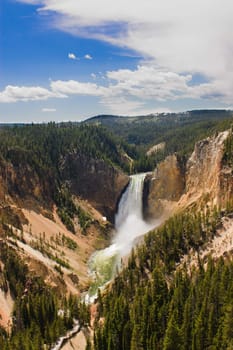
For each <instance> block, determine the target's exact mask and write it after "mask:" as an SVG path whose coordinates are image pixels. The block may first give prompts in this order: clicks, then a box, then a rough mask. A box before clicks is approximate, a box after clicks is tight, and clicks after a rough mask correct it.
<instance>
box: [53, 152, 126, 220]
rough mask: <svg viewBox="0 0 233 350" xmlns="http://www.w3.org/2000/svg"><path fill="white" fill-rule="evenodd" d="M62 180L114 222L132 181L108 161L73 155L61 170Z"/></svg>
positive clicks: (65, 161) (67, 158)
mask: <svg viewBox="0 0 233 350" xmlns="http://www.w3.org/2000/svg"><path fill="white" fill-rule="evenodd" d="M60 171H61V176H62V179H63V181H65V182H66V183H67V184H68V185H69V187H70V190H71V192H72V193H73V194H75V195H77V196H80V197H82V198H83V199H86V200H88V202H89V203H91V205H92V206H93V207H94V208H96V209H97V210H98V211H100V212H101V213H102V214H103V215H104V216H106V217H107V218H108V220H110V221H112V222H113V219H114V213H115V212H116V209H117V204H118V201H119V198H120V196H121V193H122V192H123V190H124V189H125V187H126V185H127V184H128V182H129V177H128V176H127V175H125V174H124V173H123V172H122V171H120V170H118V169H117V168H116V167H114V166H112V165H110V164H108V163H107V162H105V161H104V160H99V159H98V160H97V159H93V158H87V157H86V156H83V155H82V154H79V153H70V154H68V155H67V156H66V157H65V158H64V159H63V161H62V163H61V166H60Z"/></svg>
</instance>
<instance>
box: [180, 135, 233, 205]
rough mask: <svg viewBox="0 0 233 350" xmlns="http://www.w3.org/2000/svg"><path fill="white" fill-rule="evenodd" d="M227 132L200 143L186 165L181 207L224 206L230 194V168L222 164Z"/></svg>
mask: <svg viewBox="0 0 233 350" xmlns="http://www.w3.org/2000/svg"><path fill="white" fill-rule="evenodd" d="M228 134H229V133H228V131H225V132H222V133H219V134H218V135H217V136H213V137H209V138H207V139H205V140H202V141H199V142H197V143H196V145H195V149H194V152H193V153H192V155H191V157H190V158H189V160H188V162H187V168H186V191H185V192H186V193H185V194H184V195H183V196H182V198H181V199H180V201H179V206H180V207H186V206H190V205H195V206H201V205H206V204H208V205H210V206H212V205H224V203H225V202H226V200H227V196H228V195H229V194H230V193H231V192H232V185H233V182H232V180H233V178H232V174H231V169H229V168H228V166H224V165H223V154H224V141H225V140H226V138H227V136H228Z"/></svg>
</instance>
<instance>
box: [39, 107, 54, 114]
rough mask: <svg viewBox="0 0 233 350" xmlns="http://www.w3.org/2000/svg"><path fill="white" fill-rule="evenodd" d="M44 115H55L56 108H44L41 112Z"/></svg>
mask: <svg viewBox="0 0 233 350" xmlns="http://www.w3.org/2000/svg"><path fill="white" fill-rule="evenodd" d="M41 111H42V112H43V113H54V112H56V111H57V110H56V108H42V110H41Z"/></svg>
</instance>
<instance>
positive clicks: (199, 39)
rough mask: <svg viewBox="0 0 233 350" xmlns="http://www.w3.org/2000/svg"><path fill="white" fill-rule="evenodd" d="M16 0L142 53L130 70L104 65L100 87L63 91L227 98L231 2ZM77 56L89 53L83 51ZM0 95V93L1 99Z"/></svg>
mask: <svg viewBox="0 0 233 350" xmlns="http://www.w3.org/2000/svg"><path fill="white" fill-rule="evenodd" d="M18 1H21V2H25V3H32V4H34V5H35V4H37V5H39V10H38V14H39V15H40V14H46V15H47V17H48V21H49V23H51V25H52V26H54V27H56V28H58V29H60V30H63V31H66V32H70V33H72V34H73V35H78V36H83V37H86V38H95V39H99V40H103V41H106V42H109V43H111V44H113V45H116V46H119V47H122V48H125V49H126V50H127V52H128V51H129V49H130V50H132V51H133V52H135V53H136V54H139V55H140V56H141V57H143V58H144V60H142V64H141V66H139V67H138V68H137V69H135V70H127V69H122V70H117V71H112V72H107V75H106V76H104V78H106V79H105V81H107V82H108V85H107V86H106V89H104V88H103V87H101V86H96V85H95V86H94V85H93V84H91V85H80V83H78V84H74V82H73V83H71V82H69V84H68V83H67V84H65V83H64V82H63V84H62V85H63V88H64V89H68V85H69V86H71V85H72V84H74V85H75V86H74V90H73V91H76V92H71V90H72V89H70V90H69V89H68V90H69V92H68V94H74V93H76V94H80V93H81V90H82V93H83V94H87V95H93V96H100V97H101V99H102V100H101V101H102V103H103V102H104V103H106V104H107V105H110V104H111V103H112V105H113V106H114V105H115V102H114V101H115V100H114V99H117V98H121V97H123V98H124V99H126V98H128V99H131V98H138V99H142V98H145V99H156V100H158V101H164V100H174V99H179V98H202V99H209V100H211V99H214V100H215V101H219V102H224V103H228V104H231V103H232V98H233V96H232V92H231V91H233V73H231V72H233V61H232V53H233V45H232V42H233V31H232V13H233V2H231V1H229V0H222V1H218V0H205V1H202V0H190V1H187V0H173V1H171V0H158V1H153V0H148V1H146V2H143V1H141V0H128V2H127V4H126V3H125V0H118V1H111V5H109V0H99V1H96V2H93V1H92V0H79V1H76V0H66V1H55V0H18ZM90 8H91V9H92V10H91V11H90ZM50 14H51V16H50ZM69 55H70V57H69V58H70V59H75V58H76V56H75V55H74V54H73V53H70V54H69ZM84 58H85V59H91V58H92V57H91V56H90V55H89V54H86V55H85V56H84ZM195 74H199V75H202V76H204V77H205V83H199V84H196V85H192V76H193V75H195ZM57 84H58V83H57ZM60 84H61V83H60ZM60 91H63V89H60ZM51 92H52V93H54V91H53V87H52V89H51ZM56 93H57V90H56ZM62 93H63V92H62ZM7 95H8V94H7ZM45 95H46V94H45ZM6 98H7V97H6V96H5V97H4V96H0V101H1V100H2V99H6ZM113 100H114V101H113ZM129 101H130V104H132V105H133V104H134V105H135V106H136V102H135V101H133V102H132V100H129ZM138 103H141V102H138Z"/></svg>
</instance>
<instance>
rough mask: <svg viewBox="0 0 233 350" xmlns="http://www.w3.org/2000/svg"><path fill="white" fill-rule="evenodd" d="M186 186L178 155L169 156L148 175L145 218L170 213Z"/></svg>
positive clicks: (145, 189)
mask: <svg viewBox="0 0 233 350" xmlns="http://www.w3.org/2000/svg"><path fill="white" fill-rule="evenodd" d="M184 186H185V181H184V173H183V170H182V166H181V164H180V162H178V159H177V156H176V155H172V156H168V157H167V158H166V159H165V160H164V161H163V162H161V163H160V164H159V165H158V166H157V168H156V169H155V170H154V171H153V173H151V174H149V175H147V176H146V179H145V184H144V194H143V201H144V215H145V218H147V219H148V218H159V217H161V216H162V215H166V213H167V214H168V212H170V211H171V209H172V208H173V206H174V204H175V203H176V202H177V201H178V200H179V199H180V196H181V195H182V193H183V192H184Z"/></svg>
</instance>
